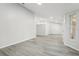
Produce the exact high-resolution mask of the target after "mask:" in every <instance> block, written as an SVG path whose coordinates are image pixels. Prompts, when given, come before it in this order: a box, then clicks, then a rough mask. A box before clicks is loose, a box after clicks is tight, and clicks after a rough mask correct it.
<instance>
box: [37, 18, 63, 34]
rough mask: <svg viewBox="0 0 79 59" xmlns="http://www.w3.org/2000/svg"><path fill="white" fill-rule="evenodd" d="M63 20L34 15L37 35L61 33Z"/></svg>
mask: <svg viewBox="0 0 79 59" xmlns="http://www.w3.org/2000/svg"><path fill="white" fill-rule="evenodd" d="M62 23H63V21H62V20H60V21H59V20H57V19H47V18H42V17H38V16H37V17H36V24H37V35H48V34H62V33H63V28H62V27H63V26H62V25H63V24H62Z"/></svg>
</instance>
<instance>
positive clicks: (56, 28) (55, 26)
mask: <svg viewBox="0 0 79 59" xmlns="http://www.w3.org/2000/svg"><path fill="white" fill-rule="evenodd" d="M62 32H63V29H62V24H61V23H60V24H59V23H52V22H50V23H49V34H62Z"/></svg>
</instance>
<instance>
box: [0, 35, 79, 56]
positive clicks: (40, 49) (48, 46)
mask: <svg viewBox="0 0 79 59" xmlns="http://www.w3.org/2000/svg"><path fill="white" fill-rule="evenodd" d="M62 41H63V40H62V35H48V36H38V37H36V38H34V39H31V40H27V41H25V42H22V43H19V44H15V45H12V46H9V47H6V48H2V49H0V56H79V52H78V51H76V50H74V49H72V48H69V47H67V46H65V45H64V44H63V42H62Z"/></svg>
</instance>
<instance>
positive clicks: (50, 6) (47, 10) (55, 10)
mask: <svg viewBox="0 0 79 59" xmlns="http://www.w3.org/2000/svg"><path fill="white" fill-rule="evenodd" d="M24 6H25V7H26V8H28V9H30V10H31V11H33V12H34V13H35V14H36V15H39V16H41V17H47V18H49V17H55V18H56V17H57V18H61V17H63V16H64V14H65V13H67V12H71V11H73V10H76V9H79V3H43V4H42V5H38V4H37V3H25V4H24Z"/></svg>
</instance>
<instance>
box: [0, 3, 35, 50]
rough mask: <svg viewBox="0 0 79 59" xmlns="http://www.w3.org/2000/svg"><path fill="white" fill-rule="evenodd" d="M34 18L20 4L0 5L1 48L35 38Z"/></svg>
mask: <svg viewBox="0 0 79 59" xmlns="http://www.w3.org/2000/svg"><path fill="white" fill-rule="evenodd" d="M35 29H36V28H35V22H34V16H33V14H32V13H31V12H29V11H28V10H27V9H25V8H23V7H21V6H20V5H18V4H0V48H2V47H6V46H9V45H13V44H16V43H20V42H22V41H25V40H28V39H32V38H34V37H35Z"/></svg>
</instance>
